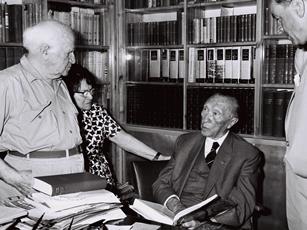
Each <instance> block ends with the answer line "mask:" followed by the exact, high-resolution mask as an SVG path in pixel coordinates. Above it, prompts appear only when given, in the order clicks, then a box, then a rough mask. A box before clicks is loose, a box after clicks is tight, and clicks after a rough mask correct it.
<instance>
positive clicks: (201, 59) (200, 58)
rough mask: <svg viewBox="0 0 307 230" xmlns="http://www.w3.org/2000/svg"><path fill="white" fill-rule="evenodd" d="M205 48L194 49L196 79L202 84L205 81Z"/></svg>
mask: <svg viewBox="0 0 307 230" xmlns="http://www.w3.org/2000/svg"><path fill="white" fill-rule="evenodd" d="M206 56H207V52H206V48H199V49H196V58H197V59H196V79H198V80H199V81H201V82H203V81H204V80H205V79H206V65H207V63H206Z"/></svg>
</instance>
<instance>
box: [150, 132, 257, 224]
mask: <svg viewBox="0 0 307 230" xmlns="http://www.w3.org/2000/svg"><path fill="white" fill-rule="evenodd" d="M205 139H206V138H205V137H204V136H203V135H202V134H201V133H200V132H192V133H188V134H183V135H181V136H179V137H178V139H177V141H176V144H175V149H174V153H173V155H172V158H171V160H170V161H169V163H168V164H167V165H166V167H165V168H164V169H163V170H162V171H161V173H160V175H159V178H158V179H157V180H156V181H155V183H154V184H153V194H154V197H155V199H156V200H157V201H158V202H159V203H161V204H163V203H164V202H165V200H166V199H167V198H168V197H169V196H170V195H173V194H176V195H178V196H179V198H180V195H181V194H182V191H183V188H184V186H185V184H186V181H187V179H188V177H189V173H190V172H191V169H192V167H193V165H194V163H195V161H196V159H197V156H198V154H200V151H201V152H202V153H201V154H204V152H203V149H204V148H203V145H204V143H205ZM260 161H261V155H260V152H259V150H258V149H257V148H255V147H254V146H253V145H251V144H250V143H248V142H247V141H245V140H244V139H243V138H241V137H239V136H238V135H236V134H234V133H232V132H229V134H228V136H227V137H226V139H225V140H224V142H223V144H222V145H221V146H220V149H219V150H218V153H217V156H216V158H215V161H214V163H213V165H212V166H211V169H210V172H209V176H208V180H207V186H206V188H205V194H204V199H206V198H208V197H210V196H212V195H214V194H215V193H217V194H218V195H219V196H220V197H221V198H222V199H225V200H229V201H232V202H234V203H235V204H236V205H237V206H236V208H235V209H233V210H232V211H231V212H226V213H225V214H222V215H219V216H218V217H216V218H215V219H216V220H217V222H218V223H222V224H226V225H231V226H242V225H243V224H244V223H245V222H246V223H245V224H244V227H249V225H250V224H249V223H248V221H247V220H249V218H250V217H251V215H252V213H253V211H254V207H255V199H256V189H257V177H258V169H259V165H260Z"/></svg>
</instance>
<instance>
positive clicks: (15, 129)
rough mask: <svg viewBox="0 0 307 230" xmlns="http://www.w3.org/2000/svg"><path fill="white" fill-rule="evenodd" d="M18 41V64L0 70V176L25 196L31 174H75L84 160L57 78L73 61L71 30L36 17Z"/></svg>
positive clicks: (71, 111)
mask: <svg viewBox="0 0 307 230" xmlns="http://www.w3.org/2000/svg"><path fill="white" fill-rule="evenodd" d="M23 45H24V47H25V48H26V50H27V53H26V54H25V55H24V56H23V57H22V58H21V59H20V63H19V64H17V65H14V66H12V67H9V68H7V69H5V70H3V71H1V72H0V81H1V84H0V104H1V107H0V152H7V155H6V157H5V159H4V160H1V159H0V179H2V181H1V183H3V181H4V182H5V183H6V184H9V185H10V186H12V187H13V188H15V189H17V190H18V191H19V192H21V193H23V194H27V193H28V192H29V191H30V189H31V179H32V177H34V176H41V175H54V174H61V173H72V172H81V171H83V170H84V161H83V156H82V154H80V153H79V152H78V150H77V146H78V145H79V144H80V142H81V136H80V131H79V126H78V121H77V117H76V114H77V110H76V108H75V106H74V104H73V103H72V101H71V98H70V96H69V93H68V91H67V88H66V85H65V84H64V83H63V81H62V80H61V78H60V77H61V76H65V75H67V73H68V71H69V69H70V67H71V65H72V64H73V63H75V56H74V34H73V31H72V30H71V28H70V27H68V26H66V25H64V24H62V23H60V22H57V21H53V20H47V21H42V22H40V23H38V24H37V25H35V26H33V27H30V28H28V29H26V30H25V31H24V33H23ZM6 184H4V183H3V184H1V185H0V186H1V188H3V186H5V185H6Z"/></svg>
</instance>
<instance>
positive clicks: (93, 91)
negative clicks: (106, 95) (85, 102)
mask: <svg viewBox="0 0 307 230" xmlns="http://www.w3.org/2000/svg"><path fill="white" fill-rule="evenodd" d="M75 93H79V94H82V95H83V96H84V97H88V96H90V95H91V96H93V95H94V94H95V89H90V90H84V91H77V92H75Z"/></svg>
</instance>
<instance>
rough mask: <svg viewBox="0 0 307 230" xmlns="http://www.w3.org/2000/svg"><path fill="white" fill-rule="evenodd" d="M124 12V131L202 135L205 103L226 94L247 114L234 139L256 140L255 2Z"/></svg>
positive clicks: (147, 5) (139, 6) (134, 4)
mask: <svg viewBox="0 0 307 230" xmlns="http://www.w3.org/2000/svg"><path fill="white" fill-rule="evenodd" d="M153 2H155V4H156V5H152V4H153ZM125 6H126V8H125V9H124V10H123V12H124V14H125V16H124V17H125V19H124V21H125V29H126V46H125V48H126V53H125V55H126V69H127V71H126V79H125V80H126V93H127V97H126V99H125V103H126V122H127V124H131V125H141V126H145V127H148V128H149V129H150V127H160V128H169V129H183V130H197V129H199V128H200V112H201V109H202V107H203V103H204V101H205V100H206V98H208V97H209V96H210V95H212V94H214V93H217V92H224V93H225V92H226V93H228V94H230V95H233V96H235V97H237V98H238V100H239V103H240V105H241V111H242V114H244V115H246V114H248V116H242V119H241V121H240V123H239V124H238V125H237V127H236V131H237V132H239V133H241V134H244V135H254V129H255V127H254V116H255V115H256V113H255V93H254V92H255V79H256V78H257V76H255V71H254V66H255V65H256V46H257V43H256V14H257V2H256V1H227V2H226V1H171V0H170V1H145V0H143V1H125ZM170 6H176V7H170ZM185 52H186V53H185Z"/></svg>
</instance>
